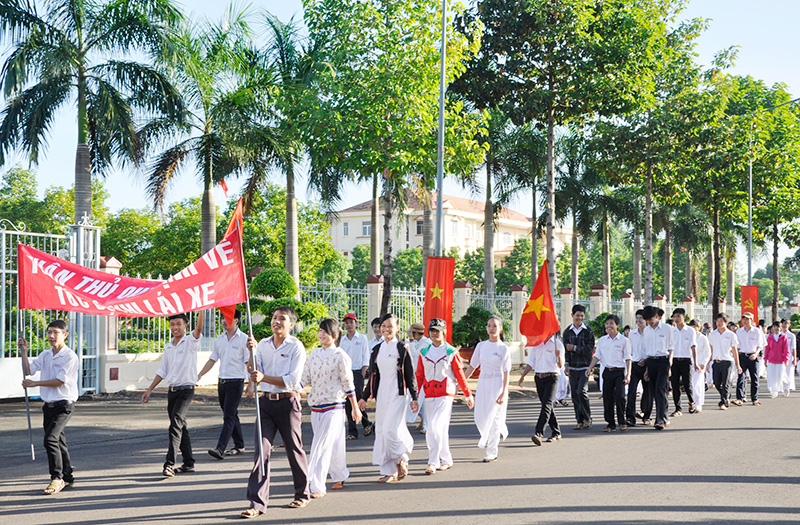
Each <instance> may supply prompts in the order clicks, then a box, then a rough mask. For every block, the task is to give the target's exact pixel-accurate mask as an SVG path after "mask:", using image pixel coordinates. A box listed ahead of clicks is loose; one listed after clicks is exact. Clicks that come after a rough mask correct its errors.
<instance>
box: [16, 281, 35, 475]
mask: <svg viewBox="0 0 800 525" xmlns="http://www.w3.org/2000/svg"><path fill="white" fill-rule="evenodd" d="M16 332H17V352H19V351H20V350H22V351H23V352H25V353H26V355H25V357H26V358H27V357H28V356H27V349H21V348H20V346H19V340H20V339H21V338H22V336H21V335H20V334H21V333H22V310H20V307H19V275H18V276H17V330H16ZM20 357H21V356H20ZM20 364H21V365H22V380H23V381H24V380H25V373H26V372H27V370H25V361H24V360H23V359H20ZM25 412H26V413H27V414H28V443H30V445H31V461H36V451H35V450H34V448H33V431H32V429H31V403H30V399H29V398H28V388H27V387H25Z"/></svg>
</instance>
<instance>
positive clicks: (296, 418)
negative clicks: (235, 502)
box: [247, 396, 310, 512]
mask: <svg viewBox="0 0 800 525" xmlns="http://www.w3.org/2000/svg"><path fill="white" fill-rule="evenodd" d="M258 408H259V411H260V412H261V449H262V450H263V451H264V476H263V477H262V476H261V469H260V468H259V456H258V447H256V450H255V461H254V463H255V464H254V465H253V470H252V472H250V479H249V480H248V482H247V499H248V500H250V507H251V508H253V509H256V510H259V511H261V512H265V511H266V510H267V504H268V503H269V480H270V455H271V454H270V451H271V450H272V443H273V442H274V440H275V434H277V433H278V432H280V433H281V438H282V439H283V446H284V447H285V448H286V457H287V458H288V459H289V466H290V467H291V469H292V480H293V481H294V498H295V499H298V500H307V499H309V498H310V494H309V492H308V462H307V461H306V453H305V451H303V436H302V434H301V428H300V416H301V411H300V399H299V398H298V397H295V396H292V397H289V398H286V399H281V400H278V401H269V400H268V399H267V398H266V397H265V396H261V398H260V399H259V400H258ZM257 442H258V429H256V443H257Z"/></svg>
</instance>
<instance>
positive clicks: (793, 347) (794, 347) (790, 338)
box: [781, 331, 797, 359]
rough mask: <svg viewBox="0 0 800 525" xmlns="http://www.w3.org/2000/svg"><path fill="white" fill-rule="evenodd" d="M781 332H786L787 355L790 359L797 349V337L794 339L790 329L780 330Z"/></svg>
mask: <svg viewBox="0 0 800 525" xmlns="http://www.w3.org/2000/svg"><path fill="white" fill-rule="evenodd" d="M781 333H782V334H786V340H787V341H788V343H789V355H790V356H791V358H792V359H794V356H795V354H796V350H797V339H795V337H794V334H793V333H792V332H790V331H786V332H783V331H782V332H781Z"/></svg>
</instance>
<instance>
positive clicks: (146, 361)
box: [98, 352, 219, 393]
mask: <svg viewBox="0 0 800 525" xmlns="http://www.w3.org/2000/svg"><path fill="white" fill-rule="evenodd" d="M161 355H162V354H160V353H147V354H107V355H101V356H99V357H98V359H99V363H98V374H99V377H98V390H99V391H100V392H101V393H109V392H119V391H121V390H144V389H145V388H147V387H148V386H150V383H152V382H153V378H154V377H155V376H156V372H157V371H158V367H159V366H161ZM210 355H211V352H198V353H197V371H198V372H199V371H200V369H201V368H203V365H204V364H205V362H206V361H208V356H210ZM218 374H219V365H218V364H217V365H214V368H212V369H211V370H210V371H209V372H208V373H207V374H206V375H204V376H203V378H202V379H201V380H200V382H199V383H198V385H200V386H211V385H215V384H217V378H218ZM161 386H166V383H164V382H162V383H161V385H159V387H161Z"/></svg>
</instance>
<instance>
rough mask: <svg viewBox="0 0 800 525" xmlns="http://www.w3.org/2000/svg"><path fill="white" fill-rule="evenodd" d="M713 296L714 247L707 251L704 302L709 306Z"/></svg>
mask: <svg viewBox="0 0 800 525" xmlns="http://www.w3.org/2000/svg"><path fill="white" fill-rule="evenodd" d="M713 295H714V246H713V244H712V246H711V248H709V249H708V284H707V286H706V302H707V303H708V304H711V297H712V296H713Z"/></svg>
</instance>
